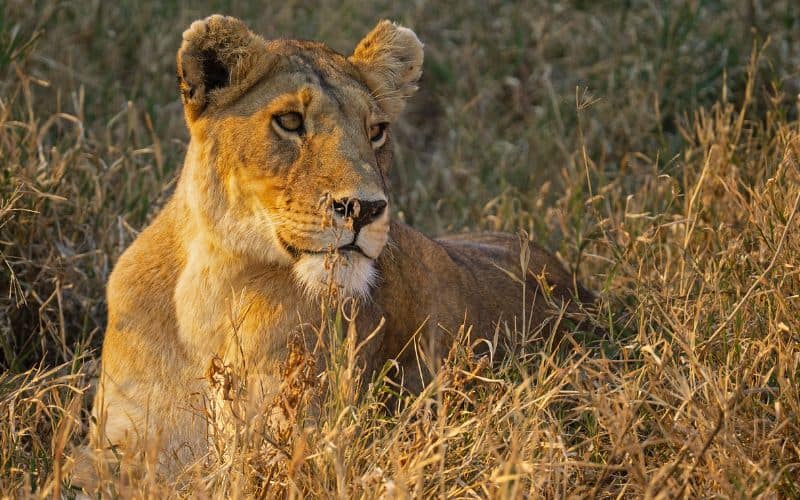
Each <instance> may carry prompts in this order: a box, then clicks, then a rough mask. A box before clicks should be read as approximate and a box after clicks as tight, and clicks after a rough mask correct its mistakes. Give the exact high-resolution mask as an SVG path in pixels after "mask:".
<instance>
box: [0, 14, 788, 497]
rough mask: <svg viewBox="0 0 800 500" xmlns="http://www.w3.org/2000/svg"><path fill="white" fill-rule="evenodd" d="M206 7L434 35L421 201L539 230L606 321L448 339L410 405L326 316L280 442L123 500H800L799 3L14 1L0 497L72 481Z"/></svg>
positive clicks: (268, 23) (312, 24) (414, 165)
mask: <svg viewBox="0 0 800 500" xmlns="http://www.w3.org/2000/svg"><path fill="white" fill-rule="evenodd" d="M215 11H222V12H225V13H228V14H232V15H236V16H238V17H241V18H243V19H245V20H247V21H248V23H249V24H250V25H251V27H252V28H253V29H254V30H255V31H257V32H261V33H264V34H265V35H267V36H278V35H287V36H297V37H303V38H312V39H320V40H324V41H326V42H328V43H329V44H331V45H332V46H333V47H334V48H335V49H337V50H340V51H342V52H346V51H348V50H350V49H351V48H352V46H353V44H354V43H355V42H356V41H357V40H358V39H359V37H360V36H361V35H363V34H364V33H365V32H366V31H367V30H368V29H369V28H370V27H371V26H372V25H373V24H374V22H375V21H376V20H377V19H378V18H383V17H388V18H392V19H396V20H398V21H400V22H403V23H404V24H407V25H409V26H411V27H413V28H414V29H415V30H416V31H417V33H418V34H419V35H420V38H421V39H422V40H423V41H424V42H425V44H426V65H425V74H424V77H423V81H422V90H421V91H420V93H419V94H418V95H417V96H416V97H415V98H414V100H413V101H412V102H411V104H410V109H409V112H408V114H407V116H406V118H405V119H404V121H403V122H402V123H400V124H399V125H398V126H397V127H396V128H395V130H396V133H397V135H398V137H399V145H398V147H397V155H396V156H397V161H396V165H395V167H394V170H393V172H392V180H393V186H392V192H393V199H394V203H395V204H396V205H397V206H398V207H399V208H400V211H401V214H400V216H401V217H404V218H405V219H406V220H407V221H408V222H411V223H413V224H414V225H415V226H417V227H419V228H421V229H423V230H426V231H428V232H431V233H440V232H444V231H458V230H461V229H464V228H473V229H474V228H481V229H502V230H510V231H518V230H525V231H526V232H527V233H529V234H530V235H532V236H533V237H534V238H535V239H536V240H538V241H540V242H542V243H544V244H545V246H548V247H550V248H551V249H553V250H555V251H557V252H558V254H559V255H560V256H561V257H562V259H563V260H564V262H565V263H566V264H567V265H569V266H571V267H572V268H574V269H576V270H577V271H578V272H579V275H580V276H581V279H582V280H583V281H584V282H585V283H586V284H587V285H589V287H590V288H592V289H594V290H595V291H596V292H597V294H598V296H599V302H598V307H597V310H596V311H594V312H593V313H592V314H591V317H590V318H589V319H590V322H591V323H593V324H594V325H595V326H596V327H597V329H596V330H597V332H601V331H602V332H604V334H603V335H598V334H597V332H595V333H591V334H590V333H585V332H581V331H580V330H579V329H577V328H576V329H575V332H574V333H573V335H571V336H568V338H567V339H566V340H565V341H564V343H562V346H561V348H558V349H556V348H555V346H552V345H550V344H549V343H548V342H547V338H548V337H549V336H548V332H550V331H551V329H552V328H553V327H554V325H553V324H552V323H550V324H547V325H543V326H540V325H530V324H528V323H527V322H525V321H524V320H523V316H522V311H523V306H522V300H521V303H520V313H521V314H520V318H519V319H518V321H516V322H511V323H510V324H508V325H506V326H505V327H504V328H501V329H500V330H498V332H497V335H498V339H499V340H498V341H500V342H503V343H505V344H507V345H508V347H509V350H510V352H511V353H512V355H510V356H506V357H504V358H502V359H491V360H490V359H488V358H486V357H479V356H475V355H474V353H473V352H472V347H471V346H466V345H460V344H457V345H454V346H453V348H452V350H451V352H450V354H449V356H448V358H447V360H446V362H445V363H444V365H443V366H442V367H441V369H440V370H439V375H438V376H437V378H436V380H435V381H434V383H433V384H431V386H430V387H428V388H427V389H426V390H425V391H424V392H423V393H422V394H421V395H420V396H418V397H405V398H404V397H403V396H402V395H398V394H397V387H395V386H394V385H392V384H391V383H390V382H388V381H385V380H381V379H380V378H378V379H376V380H375V381H373V382H372V383H369V381H362V382H361V384H360V385H358V384H357V382H356V381H357V380H358V377H357V373H356V369H355V364H354V362H353V359H354V356H355V350H356V346H354V345H353V342H352V338H353V336H352V332H349V330H348V324H347V321H346V320H345V319H344V317H343V316H342V311H339V313H338V315H337V314H336V313H334V314H333V315H331V316H323V317H322V318H321V320H320V322H319V325H318V330H319V334H320V336H321V337H325V338H329V339H330V342H331V343H332V345H334V346H337V347H335V348H333V349H332V351H331V358H332V361H333V362H332V363H331V368H330V369H329V370H328V372H327V373H326V374H325V376H324V377H323V380H316V379H314V377H309V376H308V369H307V364H306V357H307V353H305V352H304V351H303V350H302V349H301V348H300V347H299V346H296V348H295V349H293V351H292V352H293V357H292V358H291V359H290V360H289V361H288V362H287V366H286V375H287V377H286V378H287V383H286V384H285V387H284V391H283V392H282V399H281V401H279V403H278V404H280V405H281V408H283V409H284V416H285V419H284V421H283V422H282V425H278V426H270V425H267V423H258V422H256V423H253V424H251V425H248V426H242V428H240V429H237V432H236V439H235V441H233V442H221V443H216V444H217V447H216V448H215V449H225V450H229V452H226V453H220V454H217V455H213V456H211V457H210V458H209V460H207V461H205V462H202V463H198V464H196V466H194V467H191V468H188V469H187V470H186V471H185V473H184V474H182V475H181V476H180V477H179V478H178V479H177V482H175V483H173V484H169V483H165V482H164V481H163V480H162V479H160V478H158V477H156V476H155V475H154V474H152V473H146V474H145V475H144V476H143V477H139V478H135V479H130V478H125V477H120V476H118V475H115V474H112V473H109V474H107V475H106V476H105V477H104V478H103V479H104V482H103V484H102V491H104V492H106V493H110V494H113V493H118V494H122V495H134V494H141V495H152V496H160V495H161V494H164V493H170V494H177V495H183V496H192V497H194V496H221V495H226V496H232V497H242V496H252V495H256V496H261V495H266V496H292V497H305V496H326V497H327V496H340V497H369V498H371V497H379V496H399V497H405V496H414V497H425V498H427V497H431V496H458V497H473V496H478V497H519V496H521V495H530V496H558V497H561V496H567V495H574V496H616V495H625V496H642V495H645V496H653V497H655V496H660V497H670V498H671V497H696V496H712V495H719V496H725V497H742V496H743V497H752V496H760V495H763V496H786V497H795V496H800V486H799V485H798V480H797V478H798V477H800V445H798V444H797V443H800V394H799V391H800V267H798V266H800V231H798V230H799V229H800V218H799V216H798V215H797V212H798V203H799V202H800V123H799V122H798V101H797V95H798V92H800V10H798V9H797V8H796V5H794V2H793V1H791V0H785V1H780V0H778V1H774V2H758V1H733V0H731V1H721V0H720V1H702V2H692V1H685V2H682V1H674V2H658V3H652V2H638V1H633V2H582V1H577V0H576V1H571V2H568V1H559V2H544V1H534V0H531V1H521V2H508V3H506V2H489V4H487V3H485V2H479V1H477V0H476V1H472V0H467V1H460V2H449V1H448V2H428V3H424V2H423V3H415V4H413V5H402V4H401V3H391V2H382V3H381V2H379V3H377V4H371V5H370V6H369V7H365V6H364V5H363V4H362V2H355V1H351V0H345V1H344V2H340V3H339V5H336V6H333V5H331V4H329V3H327V2H320V3H319V4H316V5H310V4H309V3H308V2H295V1H288V2H283V3H281V4H271V5H264V4H263V2H247V1H242V2H237V1H234V0H231V1H227V2H226V1H216V2H209V4H208V5H207V6H203V7H188V6H186V5H184V4H183V3H182V2H159V3H155V2H154V3H149V4H148V3H143V2H134V1H132V0H121V1H119V2H113V3H112V2H103V1H100V0H95V1H84V2H62V1H56V0H41V1H34V2H28V1H22V0H8V1H6V2H5V3H2V4H0V167H1V168H0V265H1V266H2V268H3V270H2V272H0V292H2V294H1V295H0V370H2V374H0V415H2V417H0V495H2V496H12V497H28V496H50V495H53V496H57V497H58V496H62V495H67V496H71V495H74V494H75V493H76V492H75V490H74V489H71V487H70V471H71V467H72V463H73V462H72V458H71V457H72V453H73V450H74V447H75V445H77V444H79V443H81V442H83V440H84V439H85V435H86V430H87V425H86V424H87V421H88V407H89V404H90V402H91V396H90V395H91V390H90V388H89V387H90V382H91V379H92V377H93V376H94V374H95V373H96V367H97V356H98V352H97V348H98V346H99V345H100V342H101V337H102V331H103V328H104V321H105V309H104V297H103V287H104V283H105V281H106V279H107V277H108V274H109V272H110V270H111V268H112V266H113V263H114V262H115V260H116V258H117V257H118V256H119V255H120V253H121V252H122V251H123V250H124V248H125V247H126V246H127V245H128V244H130V242H131V241H132V240H133V238H135V236H136V234H137V232H138V231H139V230H140V229H141V228H142V227H143V226H144V225H145V224H146V223H147V221H148V220H149V218H150V217H151V216H152V214H153V213H155V211H156V210H157V209H158V207H159V206H160V205H161V204H162V203H163V202H164V200H165V199H166V196H167V195H168V193H169V192H170V189H171V186H172V185H173V180H174V178H175V175H176V172H177V171H178V170H179V166H180V162H181V159H182V155H183V152H184V150H185V142H186V140H187V134H186V132H185V130H184V125H183V122H182V120H183V119H182V116H181V109H180V103H179V101H178V97H177V96H178V94H177V90H176V89H175V84H174V70H173V65H174V52H175V50H176V48H177V45H178V41H179V36H180V33H181V31H182V30H183V29H184V28H185V27H186V26H188V24H189V23H190V22H191V21H192V20H193V19H195V18H198V17H202V16H205V15H207V14H209V13H211V12H215ZM561 321H568V319H567V318H562V319H561ZM388 369H390V367H387V370H388ZM319 394H324V397H323V400H322V402H321V403H319V404H316V405H315V404H311V403H310V402H311V401H312V400H313V399H314V398H315V397H316V396H317V395H319ZM359 394H365V395H364V396H363V397H358V396H359ZM387 406H390V408H387ZM262 424H263V425H262ZM230 450H233V451H230ZM151 458H152V457H148V456H140V457H133V458H130V459H132V460H133V459H137V460H141V461H143V462H145V463H147V462H148V460H150V459H151Z"/></svg>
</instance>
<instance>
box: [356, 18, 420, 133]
mask: <svg viewBox="0 0 800 500" xmlns="http://www.w3.org/2000/svg"><path fill="white" fill-rule="evenodd" d="M422 59H423V52H422V42H420V41H419V38H417V35H416V34H415V33H414V32H413V31H411V30H410V29H408V28H404V27H403V26H400V25H398V24H394V23H391V22H389V21H381V22H379V23H378V24H377V26H375V28H373V29H372V31H370V32H369V34H367V36H366V37H364V39H363V40H361V41H360V42H359V43H358V45H357V46H356V49H355V51H353V55H351V56H350V57H348V60H349V61H350V62H351V63H353V64H354V65H355V66H356V68H358V71H359V72H360V73H361V76H362V77H363V78H364V83H366V84H367V87H369V89H370V91H371V92H372V94H373V95H374V96H375V98H376V99H377V101H378V104H379V105H380V106H381V107H382V108H383V109H384V111H386V113H387V114H388V115H389V117H390V118H392V119H394V118H396V117H397V115H399V114H400V113H401V112H402V111H403V108H405V105H406V103H405V101H406V99H407V98H409V97H411V96H412V95H413V94H414V92H416V91H417V82H418V81H419V79H420V77H421V76H422Z"/></svg>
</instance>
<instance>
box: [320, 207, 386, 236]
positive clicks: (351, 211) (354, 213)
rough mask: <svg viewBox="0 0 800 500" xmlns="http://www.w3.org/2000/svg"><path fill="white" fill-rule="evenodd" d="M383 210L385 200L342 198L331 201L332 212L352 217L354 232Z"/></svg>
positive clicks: (375, 217) (379, 214)
mask: <svg viewBox="0 0 800 500" xmlns="http://www.w3.org/2000/svg"><path fill="white" fill-rule="evenodd" d="M384 210H386V201H384V200H373V201H365V200H356V199H351V198H344V199H342V200H338V201H334V202H333V211H334V212H336V213H337V214H338V215H341V216H342V217H345V218H347V217H350V218H351V219H353V231H354V232H356V233H357V232H358V230H359V229H361V228H362V227H364V226H366V225H367V224H369V223H370V222H372V221H374V220H375V219H377V218H378V217H380V216H381V214H383V212H384Z"/></svg>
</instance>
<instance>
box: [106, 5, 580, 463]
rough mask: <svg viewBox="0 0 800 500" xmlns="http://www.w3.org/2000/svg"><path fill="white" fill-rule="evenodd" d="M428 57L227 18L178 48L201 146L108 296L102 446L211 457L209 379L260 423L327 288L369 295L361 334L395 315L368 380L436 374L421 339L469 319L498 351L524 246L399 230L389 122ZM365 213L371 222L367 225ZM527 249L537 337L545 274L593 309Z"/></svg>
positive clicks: (392, 45)
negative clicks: (424, 359) (395, 369)
mask: <svg viewBox="0 0 800 500" xmlns="http://www.w3.org/2000/svg"><path fill="white" fill-rule="evenodd" d="M422 58H423V52H422V44H421V43H420V42H419V40H418V39H417V37H416V35H415V34H414V33H413V32H412V31H411V30H408V29H406V28H403V27H400V26H398V25H395V24H392V23H390V22H387V21H382V22H380V23H379V24H378V25H377V26H376V27H375V29H374V30H373V31H372V32H371V33H369V34H368V35H367V37H366V38H364V40H362V41H361V42H360V43H359V44H358V46H357V47H356V49H355V51H354V53H353V55H351V56H350V57H347V58H345V57H343V56H341V55H339V54H337V53H335V52H333V51H332V50H330V49H329V48H327V47H326V46H324V45H322V44H319V43H315V42H308V41H297V40H277V41H265V40H264V39H262V38H261V37H258V36H256V35H254V34H252V33H251V32H250V31H249V30H248V29H247V28H246V27H245V26H244V24H243V23H241V22H240V21H238V20H236V19H233V18H230V17H222V16H212V17H209V18H207V19H204V20H201V21H197V22H195V23H194V24H192V25H191V27H190V28H189V29H188V30H187V31H186V32H185V33H184V34H183V43H182V45H181V48H180V50H179V52H178V55H177V67H178V81H179V85H180V89H181V93H182V98H183V102H184V110H185V115H186V122H187V124H188V127H189V130H190V132H191V142H190V145H189V148H188V152H187V154H186V160H185V163H184V167H183V171H182V172H181V175H180V180H179V182H178V185H177V188H176V191H175V193H174V195H173V196H172V198H171V199H170V201H169V202H168V203H167V204H166V206H165V207H164V208H163V209H162V210H161V212H160V213H159V214H158V216H157V217H156V218H155V220H154V221H153V223H152V224H151V225H150V226H149V227H147V228H146V229H145V230H144V231H143V232H142V233H141V234H140V235H139V237H138V238H137V239H136V241H135V242H134V243H133V244H132V245H131V246H130V248H128V249H127V251H126V252H125V253H124V254H123V255H122V256H121V257H120V259H119V261H118V262H117V264H116V267H115V268H114V272H113V273H112V275H111V278H110V280H109V282H108V329H107V331H106V336H105V341H104V344H103V351H102V373H101V377H100V384H99V390H98V395H97V399H96V402H95V408H94V411H95V418H96V421H97V422H98V425H97V428H96V429H95V431H96V432H94V435H95V438H94V440H93V442H92V443H91V446H92V447H93V448H94V449H96V450H104V449H108V448H109V447H111V446H115V447H118V448H117V451H122V452H123V453H124V451H125V450H126V448H127V447H130V446H136V445H140V444H142V443H144V442H150V441H152V440H151V439H150V438H151V437H152V438H158V442H159V449H161V450H163V451H164V452H165V453H164V454H163V456H164V457H167V458H164V459H163V462H164V463H166V462H180V463H183V462H187V461H189V460H194V459H197V458H199V457H202V455H203V454H204V453H205V452H206V449H207V434H208V432H210V431H209V428H208V427H207V426H208V423H207V419H206V416H207V415H208V413H209V412H211V413H220V415H222V414H224V412H225V409H224V406H225V403H224V398H222V399H221V400H220V399H219V398H217V399H216V400H215V399H214V395H213V392H214V390H215V388H214V387H213V384H212V383H210V382H209V379H208V373H209V372H208V370H209V366H211V365H212V364H214V363H216V365H215V366H225V367H233V369H234V370H237V371H238V372H241V373H247V374H248V378H247V380H246V381H243V384H242V385H243V386H247V387H249V389H248V401H250V403H251V404H250V410H251V411H253V412H255V411H263V407H264V405H265V404H266V405H267V407H268V404H269V397H270V396H271V395H272V394H274V392H275V389H276V388H278V387H279V384H280V380H279V379H278V373H279V366H280V364H281V362H282V361H283V360H284V359H285V357H286V354H287V343H288V340H289V337H290V335H292V334H293V333H294V332H298V331H302V329H303V327H302V325H303V324H304V322H313V321H318V319H319V317H320V316H319V315H320V312H319V311H320V300H321V297H323V296H325V294H326V293H328V292H331V291H332V292H334V293H335V294H338V295H339V296H340V297H347V296H350V297H354V298H355V299H357V300H358V301H359V309H360V312H359V315H358V318H357V321H358V325H359V331H363V332H371V331H373V329H374V328H375V327H376V325H378V324H379V321H380V320H381V318H383V319H385V323H384V326H383V328H382V329H381V330H380V331H379V332H378V333H377V335H376V336H375V337H374V338H373V339H372V340H371V341H370V342H368V343H367V347H366V348H365V351H364V352H363V353H362V354H363V355H364V363H363V366H364V367H365V368H366V370H367V373H368V374H369V373H370V371H371V370H373V369H375V368H376V367H380V366H381V365H382V364H383V363H384V362H385V361H386V360H390V359H395V358H397V359H398V361H399V365H400V367H401V369H402V376H403V377H404V382H405V384H406V386H407V387H409V388H410V389H412V390H418V389H419V388H420V387H421V385H422V384H423V383H424V378H425V374H424V373H420V370H419V369H418V365H417V362H416V360H415V356H414V353H413V349H407V348H406V347H407V346H408V344H409V341H410V340H411V338H412V335H414V333H415V332H418V334H419V341H418V342H417V343H418V344H419V345H421V346H425V347H426V348H427V349H430V352H429V354H430V355H431V356H433V357H435V356H441V355H442V354H443V353H445V352H446V348H447V346H448V345H449V344H450V343H451V342H452V341H453V339H452V337H451V336H450V335H449V334H448V332H456V331H458V328H459V326H460V325H462V324H464V323H466V324H467V325H471V326H472V331H473V336H474V337H488V338H492V336H493V335H494V332H495V330H496V325H497V322H498V321H499V320H501V319H504V320H509V321H510V320H512V319H513V318H514V317H515V316H519V314H520V312H521V311H522V310H523V292H522V289H523V287H522V285H521V282H520V281H519V280H515V279H513V278H512V275H513V274H517V275H519V274H521V273H520V272H519V269H520V244H519V240H518V238H517V237H515V236H511V235H506V234H471V235H458V236H452V237H445V238H441V239H438V240H434V239H430V238H428V237H426V236H424V235H422V234H420V233H419V232H417V231H415V230H414V229H412V228H410V227H408V226H406V225H404V224H402V223H399V222H396V221H393V220H392V219H391V217H390V212H391V208H392V207H391V203H390V202H389V198H388V192H387V179H386V178H387V170H388V169H389V164H390V162H391V149H392V148H391V131H390V129H389V128H388V127H386V128H385V130H384V127H385V126H384V124H389V123H391V122H392V121H394V120H395V119H396V118H397V117H398V115H399V114H400V113H401V111H402V109H403V107H404V103H405V99H406V98H408V97H409V96H411V95H412V94H413V93H414V91H415V90H416V84H417V81H418V80H419V78H420V75H421V73H422ZM298 124H300V125H298ZM295 128H296V130H295ZM354 200H355V201H354ZM386 202H389V204H388V206H384V205H385V204H386ZM337 203H338V205H337ZM368 209H369V210H372V211H373V212H374V213H373V215H374V218H373V219H371V220H370V219H368V218H364V219H358V216H359V215H361V214H362V213H363V211H364V210H368ZM337 210H338V211H337ZM358 220H363V221H368V222H365V223H364V224H363V225H362V226H361V227H357V226H358V224H357V223H355V225H354V221H356V222H357V221H358ZM351 243H352V244H353V245H356V246H357V247H358V248H355V247H354V246H351V247H350V248H349V249H346V248H344V245H348V244H351ZM340 247H342V250H341V251H337V250H336V249H337V248H340ZM529 250H530V252H531V257H530V261H529V268H528V271H527V275H526V276H525V277H524V279H525V280H527V284H526V287H527V295H526V299H527V302H528V303H527V305H526V307H525V309H524V310H526V311H527V312H528V314H530V315H531V318H532V320H533V322H534V323H536V324H539V323H541V322H542V321H544V320H546V319H547V318H548V317H550V316H551V315H552V310H551V309H550V308H549V307H548V306H547V304H546V302H547V301H545V300H543V295H545V294H543V293H541V292H542V291H541V287H540V284H539V282H538V281H537V280H536V278H535V277H536V276H544V277H546V280H547V282H548V283H549V285H550V286H551V287H552V290H551V291H550V292H551V293H548V294H547V295H549V296H551V297H552V298H554V299H555V300H556V301H558V302H564V303H568V302H569V301H570V300H571V298H572V296H573V293H574V292H577V293H578V294H579V295H580V297H579V298H580V299H583V300H588V299H590V296H589V294H586V292H584V291H583V290H582V289H580V287H579V286H578V285H577V284H575V282H574V280H573V277H572V276H571V275H569V274H568V273H567V272H566V271H564V270H563V268H562V267H561V265H560V264H559V263H558V261H557V260H556V259H555V258H554V257H553V256H551V255H550V254H548V253H547V252H545V251H543V250H541V249H539V248H538V247H535V246H534V245H531V246H530V248H529ZM548 331H549V330H548ZM244 367H246V370H244V369H243V368H244ZM215 401H216V402H215ZM220 401H222V402H221V403H220ZM259 409H261V410H259Z"/></svg>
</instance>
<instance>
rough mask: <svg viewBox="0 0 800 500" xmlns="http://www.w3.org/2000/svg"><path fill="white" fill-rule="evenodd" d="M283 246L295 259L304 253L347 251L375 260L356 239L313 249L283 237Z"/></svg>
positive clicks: (344, 252)
mask: <svg viewBox="0 0 800 500" xmlns="http://www.w3.org/2000/svg"><path fill="white" fill-rule="evenodd" d="M279 239H280V242H281V244H282V245H283V247H284V248H285V249H286V251H288V252H289V253H290V254H291V255H292V257H294V258H295V259H299V258H300V257H301V256H303V255H325V254H329V253H330V254H335V253H339V254H346V253H351V252H352V253H358V254H361V255H363V256H364V257H366V258H368V259H370V260H373V259H372V257H370V256H369V255H367V254H366V253H364V250H363V249H362V248H361V247H360V246H358V245H357V244H356V243H355V241H354V242H353V243H348V244H347V245H342V246H340V247H337V248H326V249H324V250H313V249H309V248H298V247H296V246H293V245H290V244H289V243H287V242H286V241H284V240H283V238H279Z"/></svg>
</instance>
